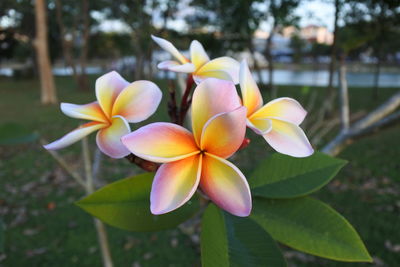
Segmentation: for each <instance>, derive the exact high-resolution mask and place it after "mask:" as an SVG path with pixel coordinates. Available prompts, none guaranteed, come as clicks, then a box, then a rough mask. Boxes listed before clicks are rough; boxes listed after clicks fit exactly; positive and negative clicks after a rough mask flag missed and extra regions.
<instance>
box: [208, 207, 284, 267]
mask: <svg viewBox="0 0 400 267" xmlns="http://www.w3.org/2000/svg"><path fill="white" fill-rule="evenodd" d="M201 261H202V266H203V267H209V266H218V267H225V266H229V267H232V266H286V263H285V260H284V258H283V256H282V254H281V252H280V250H279V248H278V246H277V245H276V243H275V241H274V240H273V239H272V238H271V237H270V236H269V234H268V233H266V232H265V231H264V229H262V228H261V227H260V226H259V225H257V224H256V223H254V222H253V221H252V220H250V219H249V218H240V217H236V216H233V215H230V214H228V213H226V212H223V211H221V210H220V209H219V208H217V207H216V206H215V205H213V204H210V205H209V206H208V207H207V209H206V211H205V213H204V215H203V220H202V232H201Z"/></svg>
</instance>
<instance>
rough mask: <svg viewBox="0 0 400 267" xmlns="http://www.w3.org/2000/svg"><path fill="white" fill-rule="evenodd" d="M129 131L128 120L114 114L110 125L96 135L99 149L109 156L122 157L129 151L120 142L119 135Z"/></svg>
mask: <svg viewBox="0 0 400 267" xmlns="http://www.w3.org/2000/svg"><path fill="white" fill-rule="evenodd" d="M130 132H131V129H130V127H129V124H128V122H127V121H126V120H125V119H124V118H123V117H121V116H114V117H113V118H112V122H111V125H110V126H108V127H107V128H104V129H101V130H100V131H99V132H98V133H97V136H96V142H97V146H98V147H99V149H100V150H101V151H102V152H103V153H104V154H106V155H107V156H109V157H111V158H116V159H118V158H123V157H125V156H127V155H128V154H129V153H130V152H129V150H128V149H127V148H126V147H125V146H124V145H123V144H122V142H121V137H122V136H124V135H127V134H129V133H130Z"/></svg>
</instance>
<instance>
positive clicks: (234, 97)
mask: <svg viewBox="0 0 400 267" xmlns="http://www.w3.org/2000/svg"><path fill="white" fill-rule="evenodd" d="M240 106H241V103H240V98H239V95H238V94H237V92H236V87H235V85H234V84H233V83H232V82H229V81H223V80H219V79H214V78H209V79H207V80H204V81H203V82H201V83H200V84H199V85H198V86H197V88H196V89H195V90H194V93H193V101H192V129H193V134H194V137H195V140H196V142H197V144H198V145H200V136H201V133H202V131H203V127H204V125H205V124H206V122H207V121H208V120H209V119H210V118H211V117H213V116H215V115H217V114H219V113H222V112H229V111H232V110H234V109H236V108H238V107H240Z"/></svg>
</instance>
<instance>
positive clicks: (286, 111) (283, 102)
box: [250, 97, 307, 125]
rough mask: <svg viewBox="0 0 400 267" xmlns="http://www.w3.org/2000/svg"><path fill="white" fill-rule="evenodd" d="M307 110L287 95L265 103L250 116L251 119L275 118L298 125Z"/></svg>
mask: <svg viewBox="0 0 400 267" xmlns="http://www.w3.org/2000/svg"><path fill="white" fill-rule="evenodd" d="M306 115H307V111H305V110H304V108H303V107H302V106H301V105H300V103H299V102H297V101H296V100H294V99H293V98H289V97H281V98H277V99H275V100H272V101H270V102H268V103H267V104H265V105H264V106H263V107H262V108H260V109H259V110H258V111H256V112H254V114H253V115H251V116H250V118H251V119H253V118H254V119H264V118H276V119H282V120H284V121H288V122H291V123H294V124H296V125H299V124H300V123H301V122H302V121H303V120H304V118H305V116H306Z"/></svg>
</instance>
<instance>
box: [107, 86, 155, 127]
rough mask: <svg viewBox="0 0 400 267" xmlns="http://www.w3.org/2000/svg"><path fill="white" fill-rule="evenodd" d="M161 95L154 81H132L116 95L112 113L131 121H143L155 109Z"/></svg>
mask: <svg viewBox="0 0 400 267" xmlns="http://www.w3.org/2000/svg"><path fill="white" fill-rule="evenodd" d="M161 97H162V93H161V90H160V88H158V86H157V85H156V84H155V83H152V82H150V81H136V82H133V83H131V84H130V85H128V86H127V87H125V89H124V90H123V91H122V92H121V93H120V94H119V95H118V97H117V99H116V100H115V103H114V105H113V109H112V115H113V116H116V115H120V116H122V117H124V118H125V119H126V120H127V121H128V122H131V123H134V122H140V121H143V120H145V119H147V118H148V117H150V116H151V115H152V114H153V113H154V112H155V111H156V110H157V107H158V105H159V104H160V101H161Z"/></svg>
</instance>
